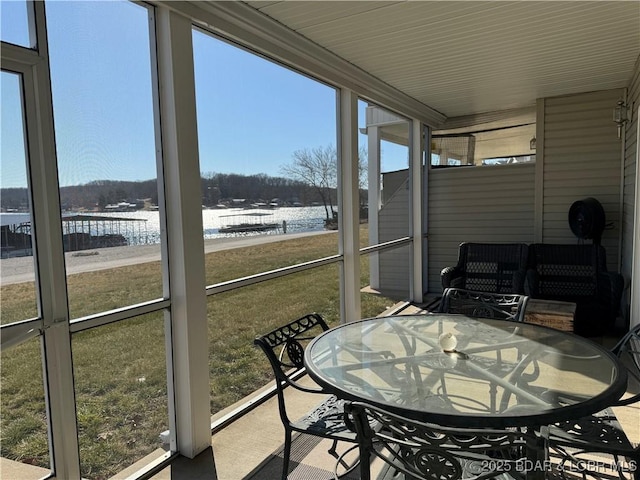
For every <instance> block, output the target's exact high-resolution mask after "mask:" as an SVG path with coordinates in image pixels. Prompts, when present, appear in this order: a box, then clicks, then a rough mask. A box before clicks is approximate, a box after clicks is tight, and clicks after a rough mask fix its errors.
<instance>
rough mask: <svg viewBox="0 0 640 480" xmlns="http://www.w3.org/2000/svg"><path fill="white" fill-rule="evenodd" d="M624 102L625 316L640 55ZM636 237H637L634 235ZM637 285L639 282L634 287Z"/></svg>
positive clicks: (631, 238)
mask: <svg viewBox="0 0 640 480" xmlns="http://www.w3.org/2000/svg"><path fill="white" fill-rule="evenodd" d="M627 104H628V105H633V106H634V109H632V110H630V111H629V116H630V117H631V121H630V122H627V125H626V140H625V142H626V143H625V151H624V179H623V197H622V198H623V203H622V263H621V268H620V273H622V275H623V276H624V278H625V287H626V289H625V291H624V293H623V295H622V312H623V314H624V315H625V319H628V318H629V304H630V297H631V293H630V292H631V289H630V288H629V287H630V283H629V282H630V281H631V268H632V261H633V242H634V238H633V227H634V225H633V224H634V212H635V208H636V206H635V202H636V198H635V195H636V191H635V188H636V185H635V183H636V168H637V167H636V158H637V157H636V155H637V149H638V138H637V132H638V111H637V108H638V106H640V56H639V57H638V61H636V66H635V70H634V74H633V78H632V79H631V81H630V82H629V88H628V92H627ZM635 240H636V241H638V239H635ZM635 288H636V289H638V288H640V287H639V286H636V287H635Z"/></svg>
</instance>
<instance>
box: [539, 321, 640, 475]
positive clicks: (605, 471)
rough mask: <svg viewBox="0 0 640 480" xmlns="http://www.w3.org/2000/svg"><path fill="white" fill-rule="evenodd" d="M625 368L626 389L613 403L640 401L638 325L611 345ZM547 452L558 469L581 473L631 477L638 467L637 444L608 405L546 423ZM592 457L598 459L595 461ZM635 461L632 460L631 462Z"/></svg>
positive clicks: (618, 404)
mask: <svg viewBox="0 0 640 480" xmlns="http://www.w3.org/2000/svg"><path fill="white" fill-rule="evenodd" d="M612 353H614V354H615V355H616V356H617V357H618V358H619V359H620V361H621V363H623V364H624V365H625V366H626V368H627V374H628V383H627V390H628V392H629V393H630V395H628V396H624V397H623V398H622V399H621V400H619V401H618V402H617V403H616V404H615V405H614V406H625V405H631V404H633V403H637V402H639V401H640V325H636V326H635V327H634V328H633V329H631V330H630V331H629V332H628V333H627V334H626V335H625V336H624V337H623V338H622V339H621V340H620V341H619V342H618V343H617V344H616V346H615V347H613V349H612ZM548 445H549V451H550V456H551V457H552V458H554V457H555V458H557V459H559V460H558V463H559V464H560V466H561V469H560V470H561V471H562V470H563V469H564V470H565V471H582V474H583V477H585V478H586V477H587V476H588V477H590V478H610V477H611V476H612V475H615V476H617V477H619V478H620V479H630V478H632V476H633V474H634V473H635V475H636V478H640V477H638V473H637V471H635V470H636V469H637V468H640V446H636V447H634V446H633V445H632V444H631V443H630V441H629V439H628V438H627V436H626V435H625V433H624V431H623V430H622V427H621V425H620V423H619V422H618V420H617V419H616V416H615V414H614V412H613V410H612V409H611V408H607V409H605V410H603V411H601V412H598V413H596V414H594V415H590V416H588V417H583V418H580V419H578V420H575V421H567V422H562V423H557V424H555V425H552V426H550V427H549V433H548ZM594 458H596V459H598V460H599V461H598V462H594ZM634 462H635V463H634ZM634 471H635V472H634Z"/></svg>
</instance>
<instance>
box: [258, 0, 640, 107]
mask: <svg viewBox="0 0 640 480" xmlns="http://www.w3.org/2000/svg"><path fill="white" fill-rule="evenodd" d="M246 3H247V4H248V5H250V6H251V7H253V8H255V9H257V10H259V11H260V12H262V13H263V14H265V15H267V16H269V17H271V18H272V19H274V20H276V21H278V22H280V23H281V24H283V25H285V26H287V27H288V28H290V29H292V30H294V31H295V32H297V33H298V34H300V35H303V36H304V37H306V38H308V39H309V40H311V41H313V42H315V43H316V44H318V45H320V46H322V47H324V48H326V49H327V50H329V51H331V52H333V53H334V54H336V55H338V56H340V57H342V58H343V59H345V60H347V61H349V62H350V63H352V64H354V65H356V66H358V67H359V68H361V69H363V70H365V71H367V72H368V73H370V74H372V75H373V76H375V77H377V78H379V79H380V80H382V81H384V82H386V83H388V84H389V85H391V86H393V87H395V88H396V89H398V90H401V91H402V92H404V93H406V94H408V95H410V96H411V97H413V98H415V99H416V100H418V101H420V102H422V103H423V104H425V105H427V106H429V107H431V108H433V109H435V110H437V111H439V112H440V113H442V114H444V115H446V116H447V117H457V116H462V115H470V114H476V113H483V112H494V111H500V110H506V109H512V108H521V107H527V106H532V105H534V104H535V101H536V99H537V98H543V97H553V96H558V95H566V94H572V93H579V92H588V91H595V90H606V89H612V88H623V87H625V86H627V84H628V82H629V80H630V78H631V75H632V72H633V68H634V64H635V62H636V60H637V59H638V56H639V55H640V1H637V0H634V1H491V2H487V1H410V2H397V1H392V2H386V1H350V2H342V1H295V0H293V1H292V0H287V1H257V2H246ZM612 108H613V107H612Z"/></svg>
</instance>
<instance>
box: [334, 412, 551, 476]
mask: <svg viewBox="0 0 640 480" xmlns="http://www.w3.org/2000/svg"><path fill="white" fill-rule="evenodd" d="M345 413H346V414H347V417H346V418H347V419H348V420H347V421H348V423H353V428H354V429H355V430H356V432H357V433H358V445H359V448H360V478H361V480H370V478H371V469H370V467H371V465H370V463H371V459H372V456H373V457H374V458H379V459H380V460H382V461H383V462H384V464H383V468H382V472H383V476H382V477H378V478H383V479H384V480H388V479H392V478H393V479H395V478H397V479H400V478H406V479H409V478H411V479H412V480H433V479H439V480H459V479H463V478H464V479H465V480H481V479H488V478H496V477H498V478H502V479H508V478H510V475H511V476H515V477H523V476H524V475H525V473H526V472H525V471H524V469H523V468H522V466H523V465H527V462H525V460H526V452H527V445H528V446H529V447H530V448H532V447H533V448H535V447H536V446H537V445H538V439H537V438H536V437H535V436H534V434H533V433H527V432H522V431H518V430H515V429H514V430H494V429H453V428H447V427H441V426H439V425H433V424H427V423H421V422H417V421H414V420H409V419H407V418H403V417H400V416H398V415H395V414H393V413H390V412H387V411H385V410H382V409H380V408H378V407H375V406H372V405H367V404H364V403H359V402H353V403H347V404H346V405H345ZM371 421H374V422H376V424H378V425H379V426H380V429H379V430H373V429H371V427H370V426H369V425H370V422H371ZM532 442H533V443H532ZM396 475H397V476H396Z"/></svg>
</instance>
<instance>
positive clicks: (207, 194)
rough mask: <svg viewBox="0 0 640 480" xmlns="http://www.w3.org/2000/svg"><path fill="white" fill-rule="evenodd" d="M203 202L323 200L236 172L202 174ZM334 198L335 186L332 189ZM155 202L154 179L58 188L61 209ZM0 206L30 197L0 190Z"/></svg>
mask: <svg viewBox="0 0 640 480" xmlns="http://www.w3.org/2000/svg"><path fill="white" fill-rule="evenodd" d="M201 189H202V204H203V205H205V206H207V207H211V206H215V205H217V204H219V203H225V202H230V201H232V200H233V199H244V200H245V201H246V202H247V203H252V202H258V201H264V202H270V201H271V200H273V199H276V198H277V199H279V201H280V202H282V203H290V204H291V203H293V202H299V203H301V204H303V205H310V204H313V203H315V202H318V203H322V197H321V195H320V194H319V192H318V191H317V189H315V188H314V187H312V186H310V185H307V184H305V183H304V182H302V181H299V180H291V179H287V178H282V177H270V176H268V175H265V174H258V175H239V174H233V173H231V174H226V173H208V174H205V175H203V176H202V177H201ZM332 190H333V192H332V195H333V196H334V198H335V189H332ZM142 199H144V200H147V202H148V203H149V204H154V205H157V204H158V187H157V182H156V180H155V179H154V180H145V181H139V182H131V181H117V180H96V181H92V182H89V183H86V184H82V185H74V186H66V187H61V188H60V202H61V206H62V210H83V209H86V210H103V209H104V207H105V206H106V205H109V204H117V203H120V202H128V203H140V200H142ZM0 208H2V210H3V211H7V210H9V211H11V210H17V211H27V210H28V208H29V197H28V191H27V189H26V188H3V189H0Z"/></svg>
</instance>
